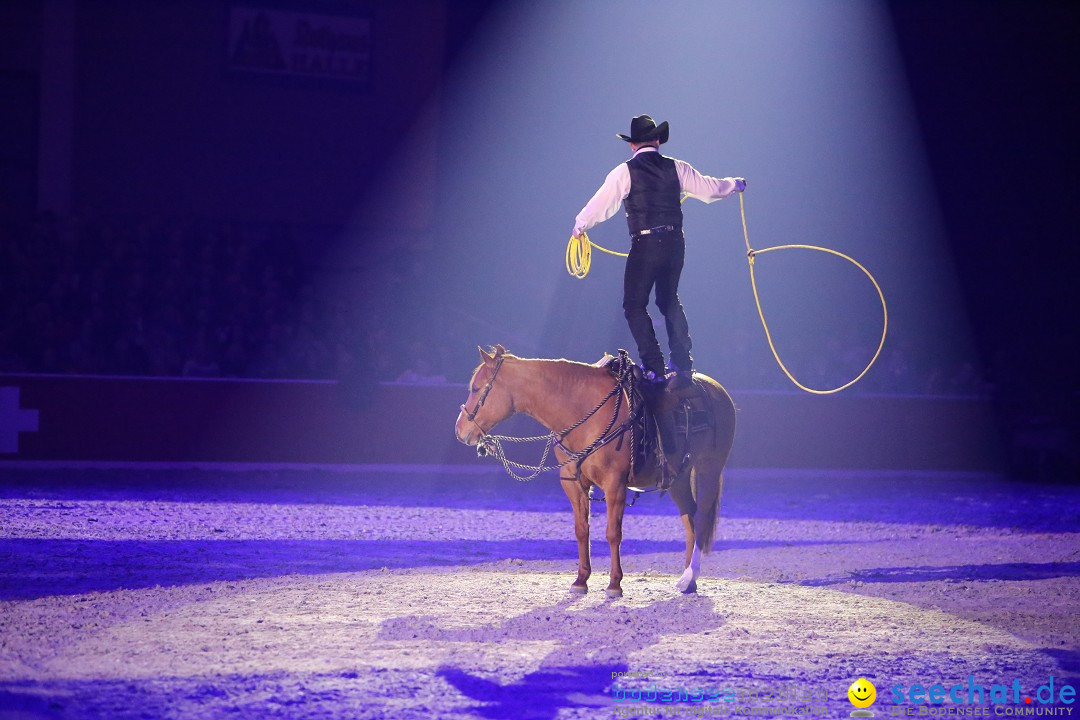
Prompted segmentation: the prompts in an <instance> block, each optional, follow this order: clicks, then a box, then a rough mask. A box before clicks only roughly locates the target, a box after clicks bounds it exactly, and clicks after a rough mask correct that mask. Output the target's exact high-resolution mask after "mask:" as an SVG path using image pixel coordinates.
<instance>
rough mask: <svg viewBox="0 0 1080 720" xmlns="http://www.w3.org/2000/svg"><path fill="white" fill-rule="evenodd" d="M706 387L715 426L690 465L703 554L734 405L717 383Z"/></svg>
mask: <svg viewBox="0 0 1080 720" xmlns="http://www.w3.org/2000/svg"><path fill="white" fill-rule="evenodd" d="M708 380H709V382H708V383H706V385H707V387H708V389H709V395H710V398H711V400H712V410H713V418H714V422H715V423H716V425H715V433H714V435H713V443H712V446H711V447H708V446H706V447H705V448H703V450H704V452H703V453H702V455H703V457H702V462H700V463H695V464H694V500H695V501H696V503H697V513H696V515H695V516H694V534H695V536H696V539H697V542H696V544H697V546H698V547H699V548H701V551H702V552H703V553H707V552H709V551H710V550H712V546H713V540H714V539H715V537H716V524H717V522H718V521H719V519H720V495H721V492H722V491H723V488H724V465H725V464H726V463H727V459H728V455H729V454H730V453H731V445H732V443H733V442H734V441H735V403H734V402H732V400H731V396H730V395H728V393H727V391H726V390H724V388H723V387H722V386H721V385H720V383H718V382H716V381H715V380H712V378H709V379H708Z"/></svg>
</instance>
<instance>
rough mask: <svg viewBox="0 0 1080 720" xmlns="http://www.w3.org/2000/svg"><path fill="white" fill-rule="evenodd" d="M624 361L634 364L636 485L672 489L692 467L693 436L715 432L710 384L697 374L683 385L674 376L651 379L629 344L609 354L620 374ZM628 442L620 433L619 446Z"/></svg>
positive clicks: (635, 487) (611, 366)
mask: <svg viewBox="0 0 1080 720" xmlns="http://www.w3.org/2000/svg"><path fill="white" fill-rule="evenodd" d="M624 363H631V366H632V367H631V372H630V373H626V375H625V376H626V377H628V378H629V387H624V389H625V391H626V393H627V396H628V397H629V398H630V401H631V407H633V409H634V413H633V416H632V418H631V423H632V427H631V433H630V436H631V437H632V438H633V447H632V448H631V455H632V463H631V470H630V488H631V489H633V490H652V489H657V490H662V491H663V490H668V489H669V488H670V487H671V485H672V484H673V483H674V482H675V480H676V479H677V478H678V477H679V476H680V475H683V474H684V473H686V472H688V471H689V468H690V439H691V438H692V437H693V436H695V435H698V434H703V433H706V432H715V431H716V418H715V417H714V416H713V414H712V413H711V412H710V411H709V405H708V395H707V394H706V391H705V387H704V384H703V383H702V382H701V381H700V380H698V379H697V378H694V380H693V381H692V382H690V383H688V384H685V385H682V386H672V385H671V383H672V382H673V381H672V380H668V381H666V382H664V383H656V382H649V381H648V380H646V379H645V378H644V376H643V374H642V371H641V368H640V367H638V366H637V365H636V364H634V363H633V362H632V361H631V360H630V359H629V354H628V353H627V352H626V351H625V350H620V351H619V354H618V356H616V357H614V358H612V359H611V360H609V361H608V362H607V364H606V368H607V370H608V372H610V373H611V374H612V375H614V376H615V377H616V378H618V377H622V376H624V372H625V367H624ZM624 437H625V435H624ZM622 442H623V440H622V438H620V440H619V446H618V447H620V448H621V446H622Z"/></svg>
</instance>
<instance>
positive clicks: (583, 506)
mask: <svg viewBox="0 0 1080 720" xmlns="http://www.w3.org/2000/svg"><path fill="white" fill-rule="evenodd" d="M560 479H561V480H562V482H561V483H560V485H562V488H563V492H565V493H566V496H567V497H568V498H570V505H571V507H573V508H574V535H575V536H576V537H577V547H578V574H577V579H576V580H574V584H573V585H571V586H570V592H572V593H577V594H581V595H584V594H585V593H587V592H589V585H588V581H589V576H590V575H592V561H591V560H590V558H589V496H588V495H587V494H586V492H585V490H584V489H582V487H581V484H580V483H579V482H578V481H577V480H576V479H575V478H560Z"/></svg>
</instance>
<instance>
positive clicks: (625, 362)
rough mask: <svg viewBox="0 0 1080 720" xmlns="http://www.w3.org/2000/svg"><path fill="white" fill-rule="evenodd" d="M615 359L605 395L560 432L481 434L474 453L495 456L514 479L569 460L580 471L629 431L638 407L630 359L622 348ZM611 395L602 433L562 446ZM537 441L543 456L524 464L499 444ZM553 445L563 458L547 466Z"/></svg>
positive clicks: (532, 476)
mask: <svg viewBox="0 0 1080 720" xmlns="http://www.w3.org/2000/svg"><path fill="white" fill-rule="evenodd" d="M619 360H620V361H621V362H620V369H619V373H618V375H616V376H615V385H614V386H613V387H612V388H611V390H610V391H609V392H608V394H607V395H605V396H604V397H603V398H602V399H601V400H600V402H599V403H597V404H596V407H594V408H593V409H592V410H590V411H589V412H587V413H586V414H585V416H584V417H582V418H581V419H580V420H578V421H577V422H575V423H574V424H573V425H571V426H570V427H568V428H566V429H565V430H562V431H561V432H554V431H552V432H550V433H548V434H547V435H533V436H532V437H513V436H510V435H489V434H483V435H481V436H480V441H479V442H478V443H477V445H476V454H477V455H478V456H480V457H486V456H488V455H493V456H494V457H496V458H498V460H499V461H500V462H501V463H502V464H503V468H505V470H506V472H507V474H508V475H510V477H512V478H514V479H515V480H519V481H521V482H528V481H530V480H533V479H535V478H536V477H537V476H539V475H540V473H542V472H546V471H549V470H560V469H562V468H563V467H565V466H567V465H569V464H570V463H572V462H576V463H577V472H578V473H580V472H581V464H582V463H583V462H585V459H586V458H588V457H589V456H590V455H592V454H593V453H594V452H596V451H597V450H599V449H600V448H602V447H604V446H605V445H607V444H608V443H610V442H611V441H612V440H615V439H616V438H619V437H621V436H622V435H623V433H625V432H626V431H627V430H630V431H631V433H632V432H633V424H634V417H635V415H636V414H637V411H638V408H635V407H634V400H633V398H634V393H633V389H632V387H631V384H632V383H633V370H634V364H633V362H631V360H630V357H629V355H628V354H627V352H626V351H625V350H620V351H619ZM500 363H501V358H497V362H496V366H495V373H493V374H492V376H491V380H490V381H489V382H488V384H487V387H486V388H484V393H483V395H482V396H481V401H480V402H479V403H478V404H477V406H476V408H475V410H474V412H473V417H475V415H476V411H479V409H480V406H481V405H483V399H484V398H486V397H487V393H488V392H490V391H491V385H492V384H493V383H494V382H495V374H496V373H498V368H499V364H500ZM624 388H625V389H626V390H627V392H626V403H627V408H628V409H629V411H630V414H629V417H628V418H627V420H626V422H624V423H623V424H622V425H619V426H618V427H615V421H616V420H618V418H619V410H620V409H622V403H623V393H621V392H620V391H621V390H623V389H624ZM612 396H614V397H615V407H614V409H613V410H612V413H611V419H610V420H609V421H608V423H607V426H606V427H605V428H604V430H603V432H601V433H600V435H599V436H598V437H597V438H596V439H595V440H593V441H592V442H591V443H589V445H588V446H587V447H585V448H583V449H582V450H577V451H574V450H571V449H570V448H568V447H566V445H564V444H563V440H565V439H566V436H567V435H569V434H570V433H572V432H573V431H574V430H577V429H578V428H579V427H581V426H582V425H583V424H585V423H586V422H587V421H588V420H589V418H591V417H592V416H593V415H595V414H596V413H598V412H599V411H600V408H602V407H604V405H605V404H607V402H608V400H610V399H611V398H612ZM461 409H462V410H465V406H464V405H462V406H461ZM465 412H466V416H468V411H467V410H465ZM469 420H470V421H472V417H469ZM540 440H544V441H545V445H544V452H543V455H541V457H540V463H539V464H538V465H525V464H523V463H519V462H515V461H513V460H511V459H510V458H508V457H506V451H505V450H504V448H503V445H502V444H503V443H504V442H514V443H523V442H537V441H540ZM554 445H558V446H559V449H560V450H562V451H563V452H564V453H566V456H567V457H566V460H564V461H563V462H561V463H558V464H556V465H547V464H546V463H547V458H548V454H549V453H550V452H551V448H552V447H553V446H554ZM515 468H516V469H518V470H525V471H531V473H532V474H530V475H519V474H518V473H517V472H515Z"/></svg>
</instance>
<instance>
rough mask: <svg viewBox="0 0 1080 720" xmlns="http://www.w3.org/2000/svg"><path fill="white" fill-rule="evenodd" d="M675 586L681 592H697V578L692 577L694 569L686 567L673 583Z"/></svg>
mask: <svg viewBox="0 0 1080 720" xmlns="http://www.w3.org/2000/svg"><path fill="white" fill-rule="evenodd" d="M675 587H677V588H679V592H681V593H692V592H697V578H696V577H694V571H693V570H691V569H690V568H686V570H685V571H684V572H683V574H682V576H681V577H680V578H679V580H678V582H676V583H675Z"/></svg>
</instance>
